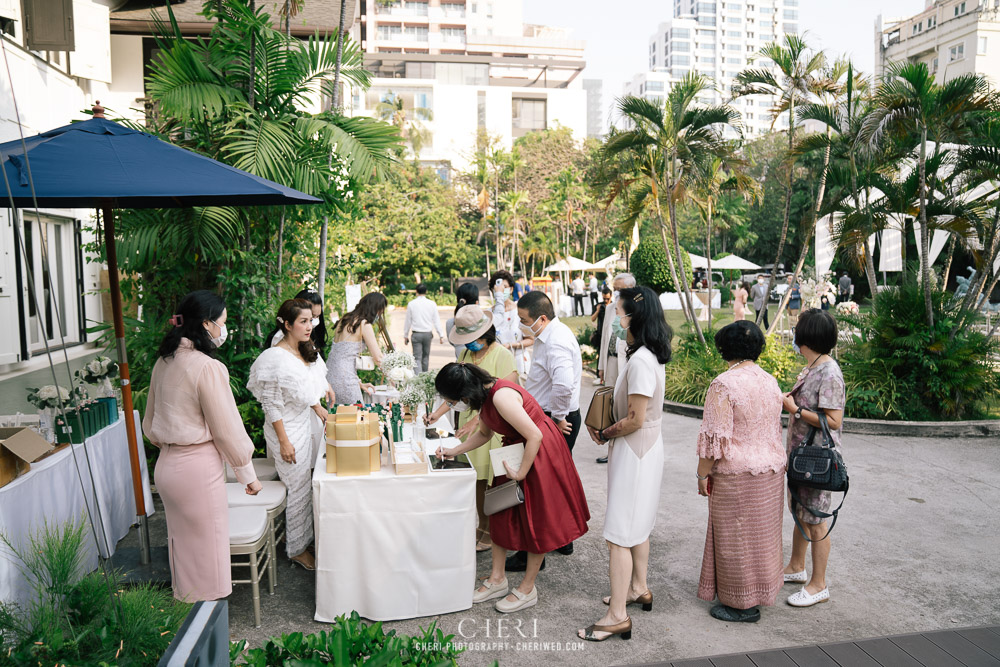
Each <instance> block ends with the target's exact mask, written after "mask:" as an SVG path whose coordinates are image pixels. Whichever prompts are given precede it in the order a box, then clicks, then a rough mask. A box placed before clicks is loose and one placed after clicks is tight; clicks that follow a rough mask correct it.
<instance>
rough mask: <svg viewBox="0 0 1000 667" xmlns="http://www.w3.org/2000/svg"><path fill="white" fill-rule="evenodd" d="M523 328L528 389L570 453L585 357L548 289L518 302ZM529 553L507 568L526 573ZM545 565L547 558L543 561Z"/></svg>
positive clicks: (570, 546)
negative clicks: (529, 350)
mask: <svg viewBox="0 0 1000 667" xmlns="http://www.w3.org/2000/svg"><path fill="white" fill-rule="evenodd" d="M517 316H518V318H519V319H520V320H521V329H522V330H523V331H524V332H525V334H528V333H529V332H530V334H531V335H532V336H534V338H535V345H534V355H533V357H532V362H531V370H530V371H529V372H528V379H527V381H526V382H525V383H524V388H525V389H527V390H528V393H530V394H531V395H532V396H534V397H535V400H537V401H538V404H539V405H540V406H541V407H542V410H544V411H545V414H546V415H548V416H549V417H550V418H551V419H552V421H554V422H555V423H556V426H557V427H559V430H560V431H561V432H562V434H563V437H564V438H566V446H567V447H569V450H570V452H572V451H573V445H575V444H576V436H577V435H578V434H579V433H580V424H581V422H582V421H583V420H582V419H581V417H580V380H581V378H582V376H583V359H582V358H581V356H580V344H579V343H578V342H577V340H576V336H574V335H573V331H572V330H571V329H570V328H569V327H568V326H566V325H565V324H563V323H562V322H560V321H559V319H558V318H557V317H556V316H555V310H554V309H553V307H552V302H551V301H550V300H549V297H547V296H545V293H544V292H528V293H527V294H525V295H524V296H522V297H521V298H520V300H519V301H518V302H517ZM556 551H558V552H559V553H561V554H563V555H566V556H568V555H570V554H571V553H573V543H572V542H570V543H569V544H567V545H565V546H562V547H559V548H558V549H556ZM527 562H528V561H527V555H526V554H525V552H523V551H518V552H517V553H515V554H514V555H513V556H511V557H509V558H508V559H507V569H508V570H510V571H511V572H523V571H524V569H525V567H526V566H527ZM542 567H543V568H544V567H545V561H542Z"/></svg>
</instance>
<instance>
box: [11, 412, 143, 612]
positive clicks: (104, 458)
mask: <svg viewBox="0 0 1000 667" xmlns="http://www.w3.org/2000/svg"><path fill="white" fill-rule="evenodd" d="M134 418H135V430H136V437H137V439H138V441H139V442H140V443H141V442H142V431H141V427H140V419H139V412H138V411H136V412H135V413H134ZM88 460H89V464H88ZM139 462H140V465H141V468H142V485H143V493H144V494H145V498H146V508H147V513H148V514H152V513H153V496H152V493H150V490H149V473H148V472H147V470H146V457H145V456H143V455H142V452H141V451H140V457H139ZM81 481H82V484H81ZM84 490H86V492H84ZM95 498H96V503H95ZM85 499H86V501H85ZM88 508H89V509H90V511H91V512H93V514H94V521H93V526H94V531H91V530H90V529H89V528H88V530H87V541H86V546H87V552H86V555H85V556H84V558H83V561H82V564H83V567H84V571H87V572H89V571H91V570H94V569H96V568H97V548H100V552H101V554H102V555H103V556H105V557H109V556H111V555H112V554H114V552H115V548H116V546H117V544H118V541H119V540H120V539H122V538H123V537H125V535H126V534H127V533H128V531H129V528H131V527H132V524H134V523H135V516H136V515H135V498H134V496H133V492H132V472H131V467H130V465H129V456H128V441H127V439H126V436H125V420H124V418H122V419H119V420H118V421H116V422H115V423H114V424H111V425H109V426H107V427H105V428H104V429H102V430H101V431H99V432H97V433H96V434H94V435H93V436H91V437H89V438H87V439H86V441H85V442H83V443H82V444H78V445H71V446H69V447H65V448H63V449H62V450H60V451H58V452H56V453H55V454H52V455H51V456H49V457H48V458H45V459H43V460H41V461H39V462H38V463H32V464H31V470H29V471H28V472H27V473H25V474H23V475H21V476H20V477H18V478H17V479H15V480H14V481H13V482H11V483H10V484H7V485H6V486H3V487H0V532H2V533H3V534H4V535H5V536H6V537H7V539H8V540H10V542H11V543H12V544H13V545H15V546H16V547H18V548H19V549H24V547H25V546H27V545H28V540H29V538H30V537H31V536H32V535H33V534H35V533H37V532H38V531H39V530H42V529H44V528H45V525H46V524H48V526H49V527H50V528H54V527H57V526H60V525H62V524H64V523H66V522H68V521H73V520H79V519H80V518H81V517H83V516H85V515H87V513H88ZM95 533H96V535H97V539H96V542H95V538H94V535H95ZM98 545H99V547H98ZM19 566H20V562H19V561H17V562H15V557H14V556H13V554H11V553H9V551H8V550H7V549H6V547H0V600H3V601H4V602H16V603H19V604H24V603H25V602H27V601H28V599H29V598H30V595H31V586H30V583H29V582H28V581H27V580H26V579H25V577H24V576H23V574H22V572H21V569H20V567H19Z"/></svg>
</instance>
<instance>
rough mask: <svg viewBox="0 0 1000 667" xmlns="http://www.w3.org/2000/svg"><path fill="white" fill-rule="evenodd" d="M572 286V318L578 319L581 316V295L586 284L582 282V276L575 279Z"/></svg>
mask: <svg viewBox="0 0 1000 667" xmlns="http://www.w3.org/2000/svg"><path fill="white" fill-rule="evenodd" d="M572 286H573V317H579V316H580V315H583V293H584V291H585V290H586V289H587V285H586V283H584V282H583V274H580V275H579V276H577V277H576V280H574V281H573V282H572Z"/></svg>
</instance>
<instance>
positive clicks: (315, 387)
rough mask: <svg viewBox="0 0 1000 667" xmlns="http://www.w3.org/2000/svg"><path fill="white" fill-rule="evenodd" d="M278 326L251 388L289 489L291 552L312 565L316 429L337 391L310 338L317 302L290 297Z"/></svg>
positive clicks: (288, 538) (255, 370) (257, 363)
mask: <svg viewBox="0 0 1000 667" xmlns="http://www.w3.org/2000/svg"><path fill="white" fill-rule="evenodd" d="M276 328H277V329H278V330H279V331H281V332H283V334H284V335H283V336H282V337H281V339H280V340H279V342H278V343H277V344H276V345H274V346H273V347H269V348H267V349H265V350H264V351H263V352H261V354H260V356H259V357H257V360H256V361H254V362H253V366H251V368H250V381H249V382H248V383H247V389H249V390H250V391H251V392H252V393H253V395H254V396H255V397H256V398H257V400H258V401H260V404H261V407H263V409H264V439H265V440H266V441H267V449H268V452H269V453H270V455H271V457H272V458H274V467H275V468H276V470H277V471H278V477H279V478H281V481H282V482H283V483H284V484H285V487H286V489H287V506H286V509H285V525H286V528H285V548H286V551H287V554H288V557H289V558H290V559H291V560H292V561H293V562H295V563H298V564H299V565H301V566H302V567H304V568H305V569H307V570H312V569H315V559H314V557H313V554H312V553H310V552H309V551H308V550H307V547H308V546H309V544H310V543H311V542H312V539H313V513H312V485H311V484H310V480H311V478H312V466H313V463H314V462H315V460H316V454H317V451H316V443H317V440H316V438H315V434H316V430H317V428H318V427H319V426H320V424H322V423H325V421H326V415H327V411H326V409H325V408H324V407H323V405H322V404H321V403H320V401H321V400H322V399H323V398H324V397H325V398H326V399H327V401H328V402H330V403H332V402H333V400H334V395H333V391H332V390H331V389H330V385H329V383H328V382H327V381H326V364H324V363H323V359H322V358H320V356H319V352H317V351H316V347H315V346H314V345H313V343H312V341H311V340H310V336H311V334H312V328H313V325H312V304H311V303H309V302H308V301H304V300H302V299H290V300H288V301H285V302H284V303H283V304H281V308H279V309H278V316H277V318H276ZM270 338H273V334H272V336H271V337H270Z"/></svg>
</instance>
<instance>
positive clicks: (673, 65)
mask: <svg viewBox="0 0 1000 667" xmlns="http://www.w3.org/2000/svg"><path fill="white" fill-rule="evenodd" d="M798 4H799V0H727V1H725V2H723V1H721V0H716V2H698V1H696V0H674V18H672V19H670V20H668V21H665V22H663V23H661V24H660V25H659V26H658V27H657V29H656V32H655V33H654V34H653V35H652V36H650V38H649V53H648V57H649V69H648V71H646V72H642V73H639V74H637V75H636V76H635V77H633V79H632V80H631V81H630V82H628V83H627V84H626V85H625V94H627V95H637V96H643V97H646V98H647V99H658V98H662V97H664V96H665V95H666V93H667V91H668V90H669V89H670V86H671V85H672V84H673V83H675V82H676V81H679V80H680V79H681V78H683V77H684V76H685V75H687V74H688V73H690V72H695V73H698V74H701V75H703V76H705V77H707V78H709V79H711V80H712V82H713V85H714V90H712V91H707V92H706V93H705V94H704V95H702V96H701V97H699V99H698V100H697V101H698V102H699V103H701V104H723V103H731V104H732V105H733V106H734V107H735V108H736V109H738V110H739V111H740V114H741V115H742V118H743V124H744V133H745V135H746V136H750V137H752V136H757V135H760V134H763V133H765V132H767V131H769V130H770V129H771V120H772V119H771V114H770V109H771V107H772V104H773V99H772V98H771V97H770V96H756V95H755V96H748V97H742V98H739V99H736V100H733V99H732V89H733V85H734V84H735V83H736V77H737V75H738V74H739V73H740V72H741V71H742V70H744V69H746V67H747V66H748V65H749V64H750V63H751V61H752V60H753V59H754V58H755V56H756V55H757V53H758V52H759V51H760V49H761V47H762V46H764V45H765V44H767V43H768V42H774V41H777V42H781V41H782V40H783V39H784V36H785V35H786V34H795V33H798V32H799V24H798V18H799V16H798V14H799V10H798ZM769 65H770V63H769V61H761V62H759V63H755V66H763V67H767V66H769ZM787 126H788V120H787V118H784V117H782V118H780V119H779V120H778V122H777V123H776V124H775V127H777V128H782V127H787Z"/></svg>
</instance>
